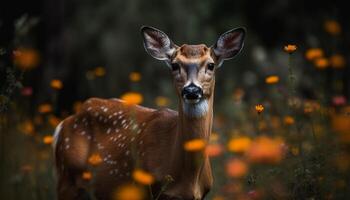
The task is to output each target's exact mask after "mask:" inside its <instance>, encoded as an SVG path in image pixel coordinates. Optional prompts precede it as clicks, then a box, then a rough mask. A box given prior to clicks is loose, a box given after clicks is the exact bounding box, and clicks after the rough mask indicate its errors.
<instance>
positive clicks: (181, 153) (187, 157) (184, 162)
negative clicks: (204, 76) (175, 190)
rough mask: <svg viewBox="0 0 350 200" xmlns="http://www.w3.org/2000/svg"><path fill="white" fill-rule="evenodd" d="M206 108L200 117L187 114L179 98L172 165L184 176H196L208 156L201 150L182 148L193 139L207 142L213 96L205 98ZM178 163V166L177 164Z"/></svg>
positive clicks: (210, 126) (211, 117)
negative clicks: (193, 150)
mask: <svg viewBox="0 0 350 200" xmlns="http://www.w3.org/2000/svg"><path fill="white" fill-rule="evenodd" d="M206 103H207V105H202V106H207V110H206V112H205V114H203V115H201V116H200V117H193V116H189V115H188V113H187V114H186V111H185V110H184V108H185V105H183V103H182V101H181V100H180V103H179V119H178V125H177V131H176V139H175V142H174V144H175V145H174V148H173V161H174V162H173V164H174V165H173V166H174V167H175V169H174V170H175V171H178V170H179V169H180V171H181V172H179V174H181V175H180V176H183V177H185V178H187V177H188V178H189V177H192V175H195V176H197V177H198V175H199V173H200V169H201V168H202V167H203V164H204V163H206V162H204V161H205V160H207V159H208V157H207V156H206V155H205V154H203V152H202V151H198V152H188V151H186V150H185V149H184V144H185V143H186V142H188V141H190V140H193V139H202V140H204V141H206V142H208V140H209V137H210V133H211V128H212V120H213V97H211V98H210V99H208V100H207V102H206ZM179 165H180V166H179Z"/></svg>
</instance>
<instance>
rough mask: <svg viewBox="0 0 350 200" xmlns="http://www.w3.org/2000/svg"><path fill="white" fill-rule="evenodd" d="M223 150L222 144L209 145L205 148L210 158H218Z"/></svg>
mask: <svg viewBox="0 0 350 200" xmlns="http://www.w3.org/2000/svg"><path fill="white" fill-rule="evenodd" d="M222 152H223V148H222V146H221V145H220V144H209V145H207V146H206V148H205V154H206V155H207V156H209V157H216V156H219V155H221V154H222Z"/></svg>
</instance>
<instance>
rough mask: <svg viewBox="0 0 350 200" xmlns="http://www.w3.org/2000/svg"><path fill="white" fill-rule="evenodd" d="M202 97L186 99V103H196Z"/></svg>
mask: <svg viewBox="0 0 350 200" xmlns="http://www.w3.org/2000/svg"><path fill="white" fill-rule="evenodd" d="M200 100H201V99H185V103H189V104H196V103H198V102H199V101H200Z"/></svg>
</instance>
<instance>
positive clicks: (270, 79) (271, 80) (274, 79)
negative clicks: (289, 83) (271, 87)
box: [265, 76, 280, 84]
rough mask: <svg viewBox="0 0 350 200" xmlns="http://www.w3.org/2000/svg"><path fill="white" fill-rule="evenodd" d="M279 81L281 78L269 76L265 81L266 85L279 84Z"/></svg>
mask: <svg viewBox="0 0 350 200" xmlns="http://www.w3.org/2000/svg"><path fill="white" fill-rule="evenodd" d="M279 80H280V78H279V77H278V76H268V77H266V79H265V83H267V84H275V83H278V81H279Z"/></svg>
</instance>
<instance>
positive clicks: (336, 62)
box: [329, 54, 346, 69]
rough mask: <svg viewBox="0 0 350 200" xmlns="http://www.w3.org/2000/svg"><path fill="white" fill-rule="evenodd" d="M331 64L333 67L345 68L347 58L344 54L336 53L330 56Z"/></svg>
mask: <svg viewBox="0 0 350 200" xmlns="http://www.w3.org/2000/svg"><path fill="white" fill-rule="evenodd" d="M329 61H330V64H331V65H332V67H333V68H337V69H340V68H344V67H345V63H346V61H345V58H344V56H342V55H340V54H334V55H332V56H331V57H330V58H329Z"/></svg>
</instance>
